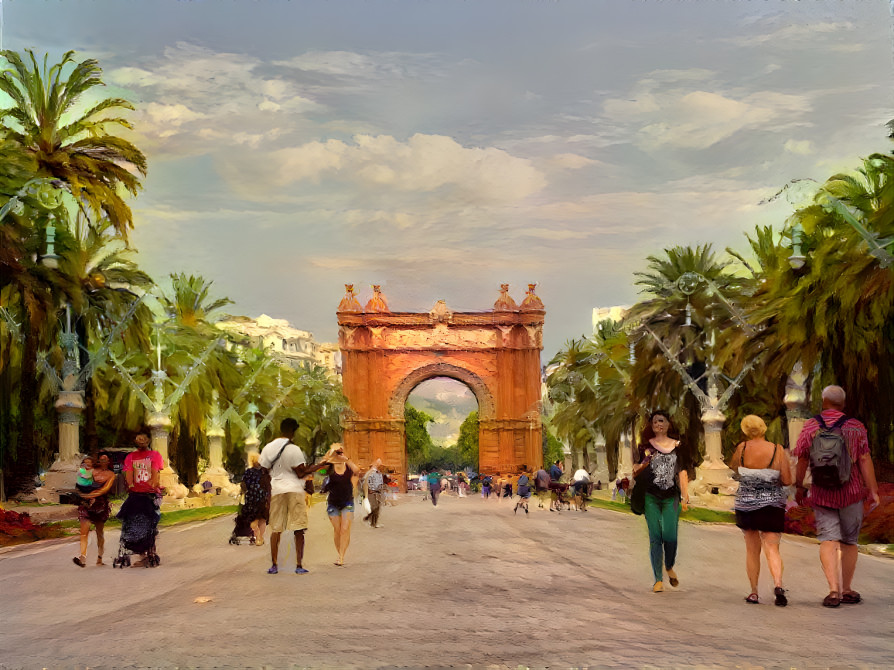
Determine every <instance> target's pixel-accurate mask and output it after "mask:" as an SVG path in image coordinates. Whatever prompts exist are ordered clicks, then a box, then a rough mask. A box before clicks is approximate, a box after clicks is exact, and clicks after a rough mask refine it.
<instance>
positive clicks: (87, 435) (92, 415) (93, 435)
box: [75, 317, 99, 458]
mask: <svg viewBox="0 0 894 670" xmlns="http://www.w3.org/2000/svg"><path fill="white" fill-rule="evenodd" d="M75 332H76V333H77V335H78V344H79V345H80V350H79V352H78V353H79V357H78V360H79V363H80V366H81V369H82V370H83V369H84V368H85V367H86V366H87V365H88V364H89V363H90V353H89V346H88V345H89V338H88V336H87V326H86V324H85V323H84V319H83V318H81V317H79V318H78V319H77V320H76V321H75ZM84 406H85V407H84V444H83V445H82V446H81V453H83V454H90V455H91V456H93V457H94V458H96V455H97V453H98V452H99V435H98V434H97V432H96V401H95V400H94V398H93V377H90V378H89V379H87V383H86V384H85V385H84Z"/></svg>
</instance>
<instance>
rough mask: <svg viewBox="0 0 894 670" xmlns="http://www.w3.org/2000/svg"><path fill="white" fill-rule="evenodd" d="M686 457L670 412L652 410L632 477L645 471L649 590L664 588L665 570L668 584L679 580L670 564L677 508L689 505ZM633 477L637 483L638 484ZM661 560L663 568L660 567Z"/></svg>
mask: <svg viewBox="0 0 894 670" xmlns="http://www.w3.org/2000/svg"><path fill="white" fill-rule="evenodd" d="M688 467H689V459H688V458H687V457H686V454H685V453H684V450H683V448H681V446H680V440H679V439H678V436H677V434H676V430H675V429H674V426H673V424H672V423H671V420H670V416H669V415H668V413H667V412H665V411H664V410H656V411H654V412H652V414H651V416H650V417H649V421H648V423H647V424H646V427H645V428H644V429H643V432H642V435H641V437H640V444H639V454H638V459H637V465H635V466H634V467H633V475H634V477H636V476H638V475H639V474H640V473H642V472H644V471H646V473H647V474H646V482H644V483H646V486H647V488H646V501H645V517H646V524H647V526H648V528H649V557H650V560H651V563H652V573H653V574H654V577H655V581H654V584H653V586H652V591H654V592H655V593H660V592H661V591H663V590H664V577H663V576H664V572H663V569H666V570H667V576H668V580H669V581H670V585H671V586H674V587H675V586H677V585H678V584H679V583H680V582H679V579H678V578H677V573H676V572H675V571H674V565H675V563H676V559H677V527H678V525H679V519H680V508H681V505H680V503H681V500H682V509H683V510H686V509H688V505H689V474H688V471H687V468H688ZM641 485H642V484H641V483H640V481H637V486H641ZM662 564H663V568H662Z"/></svg>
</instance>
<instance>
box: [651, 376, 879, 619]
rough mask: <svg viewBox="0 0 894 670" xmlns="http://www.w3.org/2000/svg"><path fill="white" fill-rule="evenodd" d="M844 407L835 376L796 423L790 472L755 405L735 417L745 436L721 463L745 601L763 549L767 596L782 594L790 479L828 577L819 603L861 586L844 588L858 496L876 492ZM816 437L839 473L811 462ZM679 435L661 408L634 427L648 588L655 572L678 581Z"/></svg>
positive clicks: (831, 603)
mask: <svg viewBox="0 0 894 670" xmlns="http://www.w3.org/2000/svg"><path fill="white" fill-rule="evenodd" d="M844 410H845V392H844V389H842V388H841V387H840V386H827V387H826V388H825V389H823V393H822V412H821V413H820V414H819V415H818V416H816V417H814V418H812V419H810V420H808V421H807V422H806V423H805V425H804V427H803V429H802V431H801V433H800V436H799V437H798V441H797V445H795V447H794V451H793V456H794V457H795V458H796V459H797V467H796V471H795V473H794V475H793V473H792V472H791V468H790V466H789V457H788V455H787V454H786V453H785V450H784V449H783V448H782V446H781V445H779V444H774V443H772V442H769V441H767V440H766V439H765V434H766V432H767V426H766V424H765V423H764V421H763V420H762V419H761V418H760V417H758V416H755V415H748V416H746V417H745V418H744V419H742V422H741V429H742V432H743V434H744V435H745V438H746V439H745V440H743V441H742V442H740V443H739V444H738V445H737V447H736V450H735V452H734V454H733V455H732V458H731V459H730V462H729V466H730V468H731V469H732V470H733V471H734V472H735V473H737V475H738V479H739V488H738V491H737V493H736V498H735V504H734V509H735V514H736V525H737V526H738V527H739V528H740V529H742V532H743V534H744V537H745V554H746V557H745V569H746V574H747V576H748V581H749V583H750V586H751V592H750V593H749V594H748V596H747V597H746V598H745V601H746V602H747V603H751V604H757V603H759V602H760V596H759V595H758V577H759V575H760V557H761V553H762V552H763V553H764V555H765V556H766V559H767V564H768V566H769V569H770V574H771V575H772V578H773V584H774V589H773V595H774V602H775V604H776V605H778V606H780V607H784V606H785V605H787V604H788V597H787V595H786V591H785V588H784V586H783V582H782V571H783V566H782V557H781V555H780V552H779V543H780V539H781V535H782V533H783V531H784V527H785V510H786V505H787V502H788V492H787V491H786V488H785V487H787V486H791V485H792V484H795V486H796V493H795V499H796V502H797V503H798V504H803V503H805V502H807V503H809V504H810V506H811V507H812V508H813V511H814V514H815V516H816V530H817V539H818V540H819V542H820V562H821V564H822V569H823V573H824V574H825V577H826V580H827V581H828V584H829V594H828V595H827V596H826V597H825V598H824V599H823V601H822V604H823V606H825V607H838V606H839V605H841V604H842V603H844V604H855V603H858V602H860V601H861V599H862V597H861V595H860V594H859V593H858V592H857V591H855V590H853V588H852V587H853V584H852V582H853V577H854V572H855V569H856V565H857V555H858V548H857V538H858V535H859V532H860V527H861V525H862V522H863V514H864V506H863V503H864V500H865V499H866V498H867V496H868V498H869V502H870V508H869V509H870V511H871V510H872V509H874V508H875V507H877V506H878V504H879V494H878V484H877V482H876V478H875V471H874V468H873V465H872V460H871V459H870V455H869V443H868V439H867V433H866V428H865V426H864V425H863V424H862V423H861V422H860V421H858V420H856V419H854V418H851V417H848V416H847V415H846V414H845V411H844ZM818 439H824V440H826V441H827V442H826V444H827V445H831V447H829V446H827V447H825V448H826V449H827V451H828V450H832V451H834V448H835V445H836V444H840V449H841V452H842V459H843V460H842V462H841V463H842V465H841V470H842V472H845V474H846V476H845V477H844V478H843V479H842V480H840V481H839V480H837V479H835V478H834V476H828V477H827V476H826V475H825V474H823V476H822V477H821V476H820V474H821V473H825V472H826V470H824V469H823V468H827V467H828V466H826V465H818V464H817V457H816V450H817V449H818V447H817V446H816V445H817V440H818ZM836 441H837V442H836ZM680 444H681V442H680V439H679V435H678V434H677V433H676V431H675V429H674V426H673V423H672V422H671V418H670V416H669V414H668V413H667V412H665V411H663V410H656V411H654V412H652V414H651V416H650V417H649V421H648V423H647V424H646V426H645V428H644V430H643V432H642V434H641V439H640V443H639V449H638V458H637V463H636V465H635V466H634V468H633V474H634V478H635V484H634V490H635V489H636V487H637V486H645V487H646V488H645V503H644V512H643V513H644V516H645V518H646V525H647V527H648V531H649V557H650V560H651V564H652V572H653V575H654V583H653V587H652V590H653V591H654V592H656V593H660V592H661V591H663V590H664V575H665V573H666V575H667V578H668V581H669V582H670V585H671V586H674V587H676V586H678V585H679V583H680V580H679V578H678V576H677V573H676V572H675V570H674V566H675V563H676V557H677V527H678V522H679V515H680V511H681V510H684V511H685V510H686V508H687V506H688V504H689V476H688V472H689V468H690V466H691V463H690V462H689V458H688V455H687V454H686V453H685V450H683V449H680ZM808 468H810V469H811V472H812V473H813V483H812V485H811V487H810V490H809V495H808V491H807V489H806V488H805V477H806V475H807V471H808ZM634 495H635V494H634Z"/></svg>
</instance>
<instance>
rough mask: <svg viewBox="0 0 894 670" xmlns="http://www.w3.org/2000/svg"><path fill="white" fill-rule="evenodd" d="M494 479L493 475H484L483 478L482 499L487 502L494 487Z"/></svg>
mask: <svg viewBox="0 0 894 670" xmlns="http://www.w3.org/2000/svg"><path fill="white" fill-rule="evenodd" d="M493 481H494V478H493V477H492V476H491V475H484V476H483V477H482V478H481V497H482V498H484V499H485V500H487V499H488V498H490V492H491V486H493Z"/></svg>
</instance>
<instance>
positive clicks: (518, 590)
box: [0, 494, 894, 669]
mask: <svg viewBox="0 0 894 670" xmlns="http://www.w3.org/2000/svg"><path fill="white" fill-rule="evenodd" d="M532 507H533V509H532V510H531V514H530V515H529V516H528V517H525V516H524V515H522V516H514V515H513V514H512V510H511V506H510V504H509V503H505V502H504V503H498V502H495V501H489V502H485V501H482V500H481V499H480V498H478V497H472V498H467V499H457V498H453V497H450V498H445V499H444V500H443V503H442V506H440V507H439V508H438V509H433V508H432V506H431V504H430V503H428V502H422V501H421V500H420V499H419V497H418V494H417V495H416V496H415V497H414V496H412V495H411V496H407V497H405V498H404V499H402V500H401V501H400V502H399V504H398V505H397V506H396V507H387V508H385V510H384V515H383V518H382V522H383V524H384V528H381V529H371V528H369V527H367V526H365V525H363V524H362V523H360V522H359V519H358V522H357V523H356V524H355V527H354V532H353V538H352V544H351V547H350V549H349V551H348V555H347V563H348V564H347V566H345V567H343V568H340V567H336V566H335V565H333V561H334V559H335V550H334V548H333V545H332V539H331V526H330V525H329V522H328V520H327V519H326V516H325V509H324V508H325V506H324V505H320V504H318V505H315V506H314V508H313V509H312V511H311V529H310V530H309V532H308V550H307V552H306V556H305V561H304V564H305V567H307V568H308V569H309V570H310V574H307V575H303V576H302V575H296V574H294V572H292V569H293V568H294V556H293V554H292V553H291V551H290V553H289V554H288V556H287V557H283V558H281V560H280V568H281V572H280V574H279V575H275V576H271V575H267V574H266V569H267V567H268V566H269V552H268V547H266V546H265V547H252V546H248V545H243V546H231V545H229V544H227V539H228V537H229V534H230V532H231V530H232V521H231V519H230V518H224V519H216V520H213V521H208V522H204V523H198V524H193V525H188V526H179V527H173V528H170V529H166V530H163V531H162V533H161V535H160V537H159V542H158V548H159V553H160V555H161V557H162V565H161V566H160V567H159V568H156V569H135V568H131V569H125V570H118V569H114V570H113V569H112V567H111V565H109V566H107V567H102V568H99V567H94V566H93V565H92V563H93V562H94V560H95V554H96V549H95V546H94V545H93V540H92V538H91V546H90V549H89V551H88V567H87V568H84V569H80V568H77V567H76V566H74V565H73V564H72V562H71V558H72V556H74V555H75V553H76V551H77V545H76V544H72V543H70V542H66V543H62V544H59V543H56V544H47V543H44V544H36V545H29V546H27V547H21V548H15V549H13V550H5V551H3V552H2V553H0V621H2V625H0V668H3V669H6V668H29V669H30V668H87V667H89V668H96V669H101V668H148V667H151V668H160V667H164V668H167V667H180V668H293V667H294V668H303V667H311V668H346V667H350V668H380V667H389V668H390V667H402V668H403V667H410V668H445V667H459V668H462V667H470V666H471V667H473V668H513V669H514V668H518V667H519V666H522V667H531V668H580V667H590V668H600V667H609V668H643V667H648V668H676V667H682V668H693V667H698V668H755V667H767V668H769V667H773V668H776V667H778V668H818V667H832V668H843V667H872V668H891V667H894V561H892V560H890V559H886V558H877V557H873V556H865V555H861V556H860V561H859V565H858V568H857V570H858V574H857V577H858V579H857V580H856V582H855V588H857V589H858V590H860V591H861V592H862V593H863V594H864V598H865V601H864V602H863V603H861V604H859V605H855V606H847V607H846V606H842V607H840V608H839V609H837V610H829V609H825V608H823V607H821V606H820V601H821V599H822V597H823V596H824V595H825V594H826V588H825V582H824V580H823V578H822V574H821V571H820V567H819V558H818V548H817V546H816V545H814V544H811V543H806V542H803V541H800V540H789V539H785V540H784V541H783V546H782V552H783V558H784V560H785V564H786V576H785V582H786V586H787V588H788V589H789V599H790V605H789V607H787V608H778V607H774V606H773V605H772V583H771V582H770V581H769V575H767V574H764V575H762V578H761V588H760V595H761V597H762V599H763V600H764V601H765V603H766V604H761V605H757V606H755V605H748V604H746V603H745V602H744V601H743V598H744V596H745V595H746V594H747V593H748V590H749V589H748V583H747V580H746V578H745V573H744V546H743V542H742V538H741V536H740V533H739V531H738V530H737V529H735V528H734V527H732V526H728V525H693V524H689V523H683V524H681V532H680V555H679V561H678V568H677V572H678V574H679V577H680V581H681V584H680V587H679V588H678V589H671V588H670V587H667V590H666V591H665V592H664V593H661V594H653V593H652V592H651V571H650V568H649V561H648V538H647V536H646V530H645V522H644V521H643V519H642V518H640V517H634V516H631V515H625V514H620V513H617V512H611V511H604V510H595V509H594V510H590V511H588V512H586V513H580V512H562V513H560V514H557V513H550V512H548V511H545V510H538V509H536V502H535V503H534V505H533V506H532ZM109 535H110V537H109V539H108V546H107V550H106V554H107V558H106V561H107V562H108V563H109V564H110V563H111V558H112V554H113V553H114V551H116V550H117V545H118V535H117V533H116V532H110V533H109ZM290 545H291V543H289V545H286V546H290ZM290 565H291V566H292V567H291V568H290V567H289V566H290ZM764 572H766V567H764ZM197 599H199V600H202V599H210V600H209V601H208V602H196V600H197Z"/></svg>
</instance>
